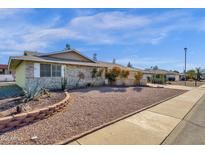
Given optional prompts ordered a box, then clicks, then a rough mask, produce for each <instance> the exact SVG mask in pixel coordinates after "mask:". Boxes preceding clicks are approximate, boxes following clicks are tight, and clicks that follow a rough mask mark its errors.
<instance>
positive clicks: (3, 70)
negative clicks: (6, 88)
mask: <svg viewBox="0 0 205 154" xmlns="http://www.w3.org/2000/svg"><path fill="white" fill-rule="evenodd" d="M13 80H14V79H13V76H12V75H11V72H10V71H9V70H8V65H5V64H0V81H13Z"/></svg>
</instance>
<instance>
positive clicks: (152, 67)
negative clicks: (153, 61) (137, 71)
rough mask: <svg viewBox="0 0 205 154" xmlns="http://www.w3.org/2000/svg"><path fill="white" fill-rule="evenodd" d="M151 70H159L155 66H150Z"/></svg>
mask: <svg viewBox="0 0 205 154" xmlns="http://www.w3.org/2000/svg"><path fill="white" fill-rule="evenodd" d="M151 69H153V70H158V69H159V68H158V66H157V65H156V66H151Z"/></svg>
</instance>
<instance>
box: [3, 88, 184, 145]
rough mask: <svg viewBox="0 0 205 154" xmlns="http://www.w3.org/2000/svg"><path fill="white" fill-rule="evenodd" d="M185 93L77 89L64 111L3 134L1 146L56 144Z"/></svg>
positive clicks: (143, 89) (150, 90) (148, 90)
mask: <svg viewBox="0 0 205 154" xmlns="http://www.w3.org/2000/svg"><path fill="white" fill-rule="evenodd" d="M181 92H185V91H182V90H174V89H164V88H148V87H143V88H140V87H138V88H136V87H129V88H114V87H113V88H112V87H100V88H89V89H80V90H73V91H70V93H71V102H70V104H69V105H68V106H67V108H66V109H65V110H64V111H63V112H61V113H58V114H56V115H54V116H51V117H50V118H48V119H44V120H41V121H39V122H36V123H33V124H31V125H28V126H24V127H21V128H18V129H16V130H13V131H10V132H6V133H4V134H2V135H0V144H54V143H56V142H60V141H62V140H64V139H67V138H70V137H72V136H75V135H77V134H80V133H83V132H84V131H87V130H90V129H92V128H94V127H96V126H100V125H102V124H104V123H106V122H109V121H112V120H114V119H117V118H119V117H121V116H123V115H126V114H129V113H131V112H134V111H137V110H140V109H142V108H144V107H146V106H149V105H152V104H155V103H156V102H159V101H162V100H164V99H166V98H169V97H171V96H174V95H176V94H180V93H181ZM33 136H37V139H36V140H35V141H32V140H31V139H30V138H31V137H33Z"/></svg>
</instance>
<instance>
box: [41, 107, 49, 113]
mask: <svg viewBox="0 0 205 154" xmlns="http://www.w3.org/2000/svg"><path fill="white" fill-rule="evenodd" d="M39 111H40V114H41V113H45V114H47V112H48V111H49V108H48V107H47V108H43V109H40V110H39Z"/></svg>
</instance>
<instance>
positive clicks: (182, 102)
mask: <svg viewBox="0 0 205 154" xmlns="http://www.w3.org/2000/svg"><path fill="white" fill-rule="evenodd" d="M204 94H205V86H203V87H200V88H194V89H192V90H190V91H188V92H186V93H184V94H182V95H180V96H178V97H175V98H173V99H170V100H168V101H166V102H164V103H161V104H159V105H157V106H155V107H152V108H150V109H147V110H145V111H143V112H140V113H138V114H135V115H134V116H131V117H128V118H126V119H124V120H121V121H119V122H117V123H115V124H112V125H110V126H107V127H105V128H103V129H100V130H98V131H96V132H94V133H92V134H89V135H87V136H84V137H82V138H80V139H77V140H76V141H74V142H72V143H70V144H85V145H89V144H103V145H105V144H111V145H118V144H123V145H125V144H131V145H134V144H162V143H163V144H169V143H171V144H174V143H181V142H180V141H179V140H178V139H177V140H176V139H175V138H176V137H175V136H177V135H176V134H177V133H174V134H173V135H172V137H171V136H169V134H170V133H171V132H172V131H173V130H174V129H175V127H176V126H177V127H181V128H182V127H183V123H181V121H182V122H183V121H184V117H185V116H186V115H187V113H189V111H191V110H192V108H193V107H194V106H195V105H196V103H197V102H198V101H199V100H200V98H201V97H202V96H203V95H204ZM199 104H200V103H199ZM203 107H204V108H205V105H203ZM198 110H200V111H201V112H203V109H200V107H198ZM193 112H194V111H193ZM190 114H191V112H190ZM203 115H205V114H203ZM197 116H199V115H198V114H197V115H195V119H197ZM204 117H205V116H204ZM204 117H201V118H199V119H198V120H199V121H198V123H197V124H196V125H199V124H201V125H202V124H203V127H205V124H204V123H203V122H204V121H205V120H204V119H205V118H204ZM192 119H193V121H195V120H194V118H192ZM200 122H201V123H200ZM190 123H191V122H190ZM190 125H192V124H190ZM177 127H176V128H177ZM199 127H200V126H199ZM192 129H193V128H191V129H190V130H188V131H187V132H186V133H190V131H191V130H192ZM195 130H196V131H195V133H196V134H197V131H198V130H197V129H195ZM199 130H200V131H201V132H203V136H200V133H199V134H198V136H197V137H200V138H203V139H204V138H205V135H204V134H205V130H203V131H202V129H201V127H200V129H199ZM186 133H184V135H182V137H181V139H183V137H184V138H185V137H186V135H187V134H186ZM171 134H172V133H171ZM168 136H169V137H168ZM189 136H190V141H191V135H189ZM165 139H166V140H165ZM190 143H191V142H190ZM201 143H204V142H201Z"/></svg>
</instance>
